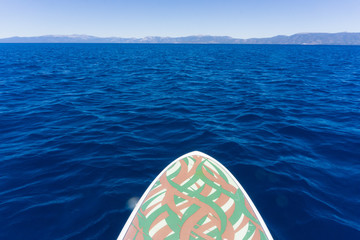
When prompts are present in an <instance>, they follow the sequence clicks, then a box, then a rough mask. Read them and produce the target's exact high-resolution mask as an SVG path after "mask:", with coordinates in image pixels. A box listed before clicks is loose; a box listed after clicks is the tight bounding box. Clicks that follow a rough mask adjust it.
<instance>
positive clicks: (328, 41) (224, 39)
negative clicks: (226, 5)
mask: <svg viewBox="0 0 360 240" xmlns="http://www.w3.org/2000/svg"><path fill="white" fill-rule="evenodd" d="M0 43H121V44H124V43H130V44H277V45H360V33H348V32H342V33H298V34H294V35H290V36H285V35H279V36H275V37H269V38H249V39H240V38H232V37H228V36H186V37H144V38H120V37H95V36H89V35H44V36H37V37H10V38H2V39H0Z"/></svg>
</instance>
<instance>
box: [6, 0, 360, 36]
mask: <svg viewBox="0 0 360 240" xmlns="http://www.w3.org/2000/svg"><path fill="white" fill-rule="evenodd" d="M343 31H346V32H360V1H359V0H287V1H286V0H0V38H3V37H11V36H39V35H48V34H60V35H67V34H88V35H94V36H99V37H110V36H115V37H145V36H171V37H175V36H188V35H221V36H225V35H226V36H232V37H237V38H251V37H270V36H275V35H280V34H284V35H290V34H294V33H299V32H343Z"/></svg>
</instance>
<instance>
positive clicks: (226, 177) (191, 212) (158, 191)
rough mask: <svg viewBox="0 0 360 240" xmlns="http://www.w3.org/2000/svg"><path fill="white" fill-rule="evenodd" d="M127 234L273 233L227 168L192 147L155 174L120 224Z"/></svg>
mask: <svg viewBox="0 0 360 240" xmlns="http://www.w3.org/2000/svg"><path fill="white" fill-rule="evenodd" d="M123 239H126V240H128V239H167V240H171V239H228V240H230V239H252V240H256V239H261V240H262V239H268V240H272V239H273V238H272V236H271V234H270V232H269V230H268V228H267V226H266V225H265V223H264V221H263V219H262V217H261V216H260V214H259V212H258V211H257V209H256V207H255V205H254V204H253V202H252V201H251V199H250V198H249V196H248V195H247V193H246V192H245V190H244V188H243V187H242V186H241V185H240V183H239V182H238V181H237V180H236V178H234V176H233V175H232V174H231V173H230V172H229V170H227V169H226V168H225V167H224V166H223V165H222V164H221V163H219V162H218V161H216V160H215V159H214V158H212V157H210V156H208V155H206V154H204V153H202V152H198V151H194V152H191V153H188V154H185V155H183V156H181V157H179V158H178V159H176V160H175V161H173V162H172V163H170V164H169V165H168V166H167V167H166V168H165V169H164V170H163V171H162V172H161V173H160V174H159V175H158V176H157V177H156V178H155V180H154V181H153V182H152V183H151V185H150V186H149V187H148V189H147V190H146V192H145V193H144V195H143V196H142V197H141V199H140V200H139V202H138V203H137V205H136V207H135V208H134V210H133V212H132V213H131V215H130V217H129V219H128V221H127V222H126V224H125V226H124V228H123V229H122V231H121V233H120V235H119V237H118V240H123Z"/></svg>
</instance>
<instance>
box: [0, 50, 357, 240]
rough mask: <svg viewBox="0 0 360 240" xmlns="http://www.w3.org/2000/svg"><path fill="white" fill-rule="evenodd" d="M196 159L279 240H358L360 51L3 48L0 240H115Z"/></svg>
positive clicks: (0, 69) (0, 73)
mask: <svg viewBox="0 0 360 240" xmlns="http://www.w3.org/2000/svg"><path fill="white" fill-rule="evenodd" d="M193 150H200V151H203V152H205V153H207V154H209V155H211V156H213V157H214V158H216V159H218V160H219V161H220V162H222V163H223V164H224V165H225V166H226V167H227V168H228V169H229V170H230V171H231V172H232V173H233V174H234V175H235V177H237V179H238V180H239V181H240V182H241V183H242V185H243V186H244V188H245V189H246V190H247V192H248V194H249V195H250V197H251V198H252V200H253V202H254V203H255V205H256V206H257V208H258V210H259V211H260V213H261V214H262V217H263V218H264V220H265V222H266V223H267V225H268V227H269V229H270V231H271V232H272V234H273V236H274V238H275V239H360V187H359V186H360V46H351V47H350V46H271V45H151V44H149V45H136V44H134V45H131V44H129V45H126V44H124V45H122V44H1V45H0V239H115V238H116V237H117V235H118V234H119V232H120V230H121V229H122V226H123V224H124V223H125V221H126V219H127V218H128V216H129V214H130V212H131V210H130V208H129V207H128V206H127V202H128V200H129V199H130V198H132V197H140V196H141V195H142V193H143V192H144V191H145V189H146V188H147V186H148V185H149V184H150V182H151V181H152V180H153V178H154V177H155V176H156V175H157V174H158V173H159V172H160V171H161V170H162V169H163V168H164V167H165V166H166V165H167V164H168V163H169V162H170V161H172V160H174V159H175V158H177V157H179V156H180V155H182V154H185V153H187V152H190V151H193Z"/></svg>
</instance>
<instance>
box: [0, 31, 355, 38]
mask: <svg viewBox="0 0 360 240" xmlns="http://www.w3.org/2000/svg"><path fill="white" fill-rule="evenodd" d="M340 33H350V34H351V33H360V32H348V31H342V32H298V33H293V34H277V35H272V36H268V37H250V38H240V37H233V36H230V35H212V34H193V35H183V36H159V35H148V36H144V37H121V36H105V37H99V36H96V35H90V34H79V33H73V34H44V35H32V36H19V35H15V36H14V35H13V36H10V37H0V39H6V38H34V37H49V36H51V37H72V36H74V37H75V36H77V37H81V36H84V37H85V36H86V37H95V38H125V39H126V38H128V39H143V38H154V37H158V38H183V37H228V38H233V39H245V40H246V39H254V38H272V37H277V36H287V37H290V36H294V35H297V34H340Z"/></svg>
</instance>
